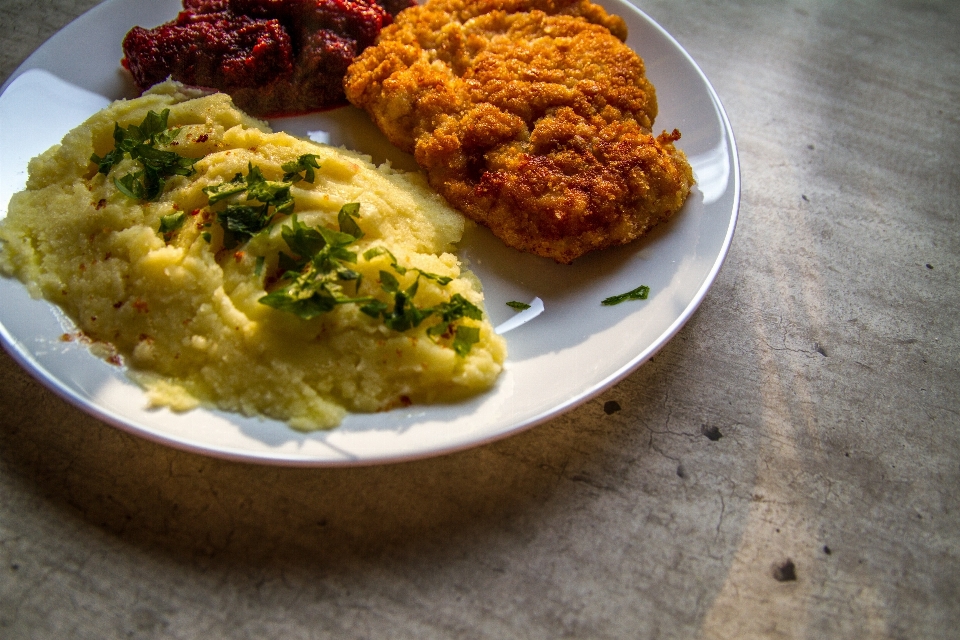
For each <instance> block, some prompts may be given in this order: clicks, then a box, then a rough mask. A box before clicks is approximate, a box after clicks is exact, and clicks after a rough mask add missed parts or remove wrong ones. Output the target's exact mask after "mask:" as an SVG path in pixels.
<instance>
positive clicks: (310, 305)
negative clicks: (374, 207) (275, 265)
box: [259, 210, 374, 320]
mask: <svg viewBox="0 0 960 640" xmlns="http://www.w3.org/2000/svg"><path fill="white" fill-rule="evenodd" d="M341 211H342V210H341ZM350 221H351V222H353V219H352V218H350ZM290 222H291V223H290V225H289V226H284V227H283V228H282V229H281V230H280V235H281V237H282V238H283V240H284V242H286V243H287V247H289V248H290V250H291V251H293V252H294V253H295V254H296V256H295V257H294V256H289V255H287V254H286V253H281V254H280V255H279V257H278V261H279V265H280V267H281V269H284V273H283V275H282V276H281V279H282V280H287V281H289V284H287V285H286V286H285V287H283V288H281V289H278V290H276V291H273V292H272V293H269V294H267V295H265V296H263V297H261V298H260V300H259V301H260V302H261V303H262V304H265V305H267V306H270V307H273V308H274V309H279V310H281V311H288V312H290V313H293V314H296V315H297V316H299V317H301V318H303V319H304V320H309V319H310V318H313V317H315V316H318V315H320V314H323V313H327V312H328V311H332V310H333V309H334V308H335V307H336V306H337V305H340V304H347V303H370V302H372V301H373V300H374V299H373V298H370V297H357V296H353V297H351V296H347V295H346V294H345V293H344V291H343V284H342V283H344V282H351V281H353V282H355V284H354V289H355V290H356V289H358V288H359V284H360V283H359V281H360V274H359V273H357V272H356V271H354V270H353V269H351V268H349V267H348V266H346V265H347V264H355V263H356V262H357V254H356V252H354V251H351V250H350V249H349V248H348V247H349V246H350V245H351V244H353V243H354V242H356V241H357V237H356V236H353V235H351V234H350V233H345V232H343V231H334V230H332V229H327V228H325V227H308V226H306V225H304V224H302V223H301V222H300V221H299V220H297V216H296V214H294V216H293V217H292V218H291V221H290ZM354 224H356V223H355V222H354Z"/></svg>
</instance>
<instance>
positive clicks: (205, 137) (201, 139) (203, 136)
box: [197, 133, 210, 142]
mask: <svg viewBox="0 0 960 640" xmlns="http://www.w3.org/2000/svg"><path fill="white" fill-rule="evenodd" d="M209 139H210V136H208V135H207V134H205V133H201V134H200V135H199V136H197V142H206V141H207V140H209Z"/></svg>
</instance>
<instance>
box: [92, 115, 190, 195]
mask: <svg viewBox="0 0 960 640" xmlns="http://www.w3.org/2000/svg"><path fill="white" fill-rule="evenodd" d="M169 115H170V110H169V109H164V110H163V111H161V112H160V113H157V112H156V111H150V112H148V113H147V115H146V117H145V118H144V119H143V122H141V123H140V124H139V125H135V124H132V125H130V126H129V127H126V128H124V127H121V126H120V124H119V123H114V125H113V143H114V148H113V149H112V150H111V151H109V152H108V153H107V154H106V155H104V156H103V157H100V156H98V155H97V154H95V153H94V154H93V155H91V156H90V161H91V162H93V163H94V164H95V165H97V172H98V173H102V174H103V175H108V174H109V173H110V170H111V169H113V167H114V166H116V165H117V164H119V163H120V161H121V160H123V158H124V156H125V155H129V156H130V158H131V159H133V160H136V161H139V162H140V164H141V165H142V166H143V168H142V169H140V170H138V171H134V172H132V173H128V174H127V175H125V176H121V177H119V178H114V180H113V183H114V185H116V187H117V189H118V190H119V191H120V192H121V193H123V194H124V195H126V196H127V197H130V198H133V199H135V200H146V201H152V200H156V199H157V198H159V197H160V194H162V193H163V188H164V186H165V184H166V179H167V178H169V177H171V176H188V175H190V174H192V173H193V171H194V169H193V165H194V164H196V162H197V159H196V158H185V157H183V156H181V155H180V154H179V153H175V152H173V151H165V150H163V149H158V148H157V145H161V146H165V145H168V144H170V143H171V142H173V140H174V138H176V137H177V135H179V133H180V129H172V130H168V129H167V118H168V116H169Z"/></svg>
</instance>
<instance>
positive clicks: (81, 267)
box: [80, 262, 87, 273]
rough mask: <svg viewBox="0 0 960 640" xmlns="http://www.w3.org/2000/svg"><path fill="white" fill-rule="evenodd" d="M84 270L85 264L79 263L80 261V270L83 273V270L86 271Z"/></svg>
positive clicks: (85, 268)
mask: <svg viewBox="0 0 960 640" xmlns="http://www.w3.org/2000/svg"><path fill="white" fill-rule="evenodd" d="M86 270H87V265H85V264H83V263H82V262H81V263H80V272H81V273H83V272H84V271H86Z"/></svg>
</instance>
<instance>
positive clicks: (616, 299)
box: [600, 284, 650, 306]
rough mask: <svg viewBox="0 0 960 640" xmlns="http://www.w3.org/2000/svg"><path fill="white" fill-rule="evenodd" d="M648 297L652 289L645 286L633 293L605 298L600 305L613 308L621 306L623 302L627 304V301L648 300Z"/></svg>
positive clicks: (628, 292)
mask: <svg viewBox="0 0 960 640" xmlns="http://www.w3.org/2000/svg"><path fill="white" fill-rule="evenodd" d="M648 295H650V287H648V286H647V285H645V284H644V285H640V286H639V287H637V288H636V289H634V290H632V291H627V292H626V293H621V294H619V295H616V296H610V297H609V298H605V299H604V300H602V301H601V302H600V304H604V305H607V306H613V305H615V304H620V303H621V302H626V301H627V300H646V299H647V296H648Z"/></svg>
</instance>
